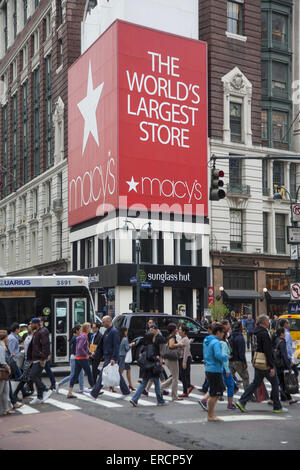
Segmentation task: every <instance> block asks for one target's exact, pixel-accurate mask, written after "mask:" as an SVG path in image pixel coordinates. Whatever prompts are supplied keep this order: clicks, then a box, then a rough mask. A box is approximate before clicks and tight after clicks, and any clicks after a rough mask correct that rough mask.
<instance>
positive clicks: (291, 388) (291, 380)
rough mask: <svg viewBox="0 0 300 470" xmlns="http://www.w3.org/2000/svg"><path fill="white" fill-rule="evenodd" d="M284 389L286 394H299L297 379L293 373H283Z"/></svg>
mask: <svg viewBox="0 0 300 470" xmlns="http://www.w3.org/2000/svg"><path fill="white" fill-rule="evenodd" d="M284 388H285V391H286V392H287V393H289V394H290V395H293V394H294V393H298V392H299V384H298V377H297V376H296V375H295V374H294V372H289V371H286V372H284Z"/></svg>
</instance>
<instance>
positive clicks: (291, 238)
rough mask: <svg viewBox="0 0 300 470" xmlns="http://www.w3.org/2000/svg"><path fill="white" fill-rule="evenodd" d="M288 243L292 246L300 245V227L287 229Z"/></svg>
mask: <svg viewBox="0 0 300 470" xmlns="http://www.w3.org/2000/svg"><path fill="white" fill-rule="evenodd" d="M287 242H288V243H289V244H292V245H299V244H300V227H291V226H289V227H287Z"/></svg>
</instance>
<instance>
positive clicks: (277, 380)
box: [0, 315, 298, 422]
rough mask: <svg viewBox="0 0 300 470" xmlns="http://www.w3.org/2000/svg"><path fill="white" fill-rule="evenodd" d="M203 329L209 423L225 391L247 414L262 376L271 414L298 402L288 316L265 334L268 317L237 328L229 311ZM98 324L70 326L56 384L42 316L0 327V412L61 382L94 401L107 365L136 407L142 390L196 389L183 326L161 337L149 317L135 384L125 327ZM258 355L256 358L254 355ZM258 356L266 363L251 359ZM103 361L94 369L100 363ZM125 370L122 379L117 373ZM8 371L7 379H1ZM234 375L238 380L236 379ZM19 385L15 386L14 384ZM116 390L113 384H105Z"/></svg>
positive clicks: (41, 398) (43, 396)
mask: <svg viewBox="0 0 300 470" xmlns="http://www.w3.org/2000/svg"><path fill="white" fill-rule="evenodd" d="M206 326H207V332H208V335H207V336H206V338H205V340H204V343H203V358H204V366H205V382H204V384H203V386H202V389H201V392H203V393H204V394H205V395H204V397H203V398H202V399H201V400H199V404H200V405H201V407H202V408H203V409H204V410H205V411H206V412H207V420H208V421H210V422H218V421H220V418H218V417H217V416H216V414H215V407H216V404H217V401H218V400H224V399H223V394H224V392H226V391H227V408H228V409H229V410H235V409H236V408H238V409H239V410H240V411H241V412H245V408H246V405H247V403H248V401H250V400H251V401H255V400H256V398H255V393H256V391H257V389H258V388H259V387H260V386H261V384H262V382H263V380H264V379H267V380H268V381H269V382H270V384H271V387H272V391H271V396H270V400H269V402H268V403H269V404H270V405H272V407H273V412H274V413H282V412H286V411H287V409H286V408H284V407H282V404H281V402H282V401H288V402H289V404H290V405H293V404H294V403H296V402H297V401H296V400H295V399H293V397H292V395H291V394H290V393H289V391H288V390H286V385H285V372H286V371H290V372H293V373H295V374H298V371H297V367H296V366H295V365H294V364H293V354H294V346H293V341H292V338H291V335H290V332H289V322H288V320H279V321H277V322H276V324H274V323H273V324H272V327H273V330H274V334H273V337H271V335H270V319H269V317H268V316H266V315H262V316H260V317H259V318H258V319H257V321H256V322H255V321H254V319H252V317H251V318H250V316H248V318H247V319H246V320H245V322H244V329H245V332H246V335H247V336H246V340H245V338H244V335H243V325H242V323H241V322H240V321H237V320H236V318H234V316H232V315H231V317H230V319H225V320H223V321H222V322H212V323H207V325H206ZM100 327H101V325H100V323H99V322H95V323H93V324H92V325H91V324H90V323H84V324H83V325H75V326H74V328H73V329H72V331H71V335H70V338H69V343H70V348H69V349H70V374H69V375H68V376H66V377H65V378H63V379H62V380H60V381H59V382H56V380H55V377H54V374H53V372H52V370H51V367H50V343H49V331H48V330H47V328H46V327H45V326H44V323H43V318H41V317H37V318H33V319H32V320H31V322H30V323H29V324H28V325H19V324H17V323H15V324H13V325H12V326H11V332H10V334H8V332H7V331H5V330H0V367H1V370H2V372H3V373H2V375H1V377H0V414H4V415H9V414H12V413H14V409H16V408H19V407H20V406H22V404H23V403H22V399H20V398H19V394H20V393H21V394H22V398H23V399H24V398H26V397H27V396H30V395H33V396H32V399H31V401H30V403H29V404H30V405H38V404H40V403H44V402H45V401H46V400H47V399H48V398H49V397H50V395H51V393H52V391H53V390H56V392H57V393H59V392H60V389H61V387H62V385H64V384H66V383H69V391H68V394H67V398H68V399H72V398H76V395H74V394H73V388H74V386H75V384H76V383H77V382H78V383H79V390H78V393H83V394H85V395H86V396H88V397H89V398H90V399H92V400H96V399H97V398H98V397H99V396H100V395H102V393H103V390H102V389H103V374H105V373H106V370H107V367H108V366H111V367H117V369H118V373H119V386H120V390H121V397H126V396H128V395H130V394H131V393H133V395H132V397H131V399H130V403H131V404H132V405H133V406H134V407H137V406H138V402H139V399H140V397H141V395H142V394H144V395H148V394H149V391H150V388H151V386H152V385H153V384H154V390H155V396H156V399H157V405H159V406H163V405H167V404H168V402H166V400H165V399H164V395H169V391H168V390H167V389H168V388H170V389H171V398H170V399H168V400H170V401H172V402H175V401H177V400H179V401H180V400H183V399H184V398H188V397H189V395H190V394H191V392H192V391H193V389H194V385H192V383H191V363H192V356H191V340H190V339H189V338H188V331H189V330H188V327H187V326H185V325H184V324H181V325H180V326H179V328H178V327H177V325H176V324H175V323H169V324H168V325H167V330H168V335H167V337H166V338H165V337H163V335H162V334H161V332H160V330H159V328H158V326H157V325H156V324H155V318H151V319H150V320H149V322H148V328H147V330H146V331H145V335H144V337H143V339H142V341H141V342H140V344H139V354H138V358H137V363H138V365H139V367H140V375H139V377H140V380H139V382H140V383H139V385H138V387H137V388H135V387H134V385H133V383H132V377H131V366H130V364H131V362H132V348H133V347H135V346H137V345H136V344H135V343H134V342H131V343H130V342H129V340H128V329H127V328H122V329H121V330H120V331H118V330H117V329H116V328H115V327H114V326H113V324H112V319H111V317H110V316H104V317H103V319H102V327H104V329H105V331H104V333H103V334H102V333H101V332H100ZM246 347H247V348H248V349H249V348H251V349H252V358H253V366H254V379H253V381H252V382H251V383H249V382H250V380H249V372H248V365H247V360H246ZM259 355H260V356H259ZM258 357H260V358H261V357H263V360H264V361H265V367H264V368H262V367H261V366H260V365H258V363H257V362H256V360H257V358H258ZM101 362H103V364H102V365H101V366H100V363H101ZM43 370H45V372H46V374H47V375H48V377H49V379H50V383H51V386H50V387H49V388H48V387H46V385H45V384H44V382H43V380H42V372H43ZM125 371H126V380H125V377H124V376H123V374H124V372H125ZM5 373H7V375H8V380H7V379H6V378H5ZM84 374H85V375H86V376H87V380H88V383H89V388H85V386H84ZM237 375H238V376H239V379H238V378H237ZM13 380H14V381H16V382H17V386H16V388H15V390H14V391H13V387H12V381H13ZM178 381H181V382H182V388H183V392H182V393H181V394H178ZM240 383H242V384H243V388H244V392H243V394H242V395H241V397H240V399H239V400H238V401H236V402H235V403H234V394H235V393H236V391H237V390H238V386H239V384H240ZM110 390H111V391H112V392H115V389H114V387H110Z"/></svg>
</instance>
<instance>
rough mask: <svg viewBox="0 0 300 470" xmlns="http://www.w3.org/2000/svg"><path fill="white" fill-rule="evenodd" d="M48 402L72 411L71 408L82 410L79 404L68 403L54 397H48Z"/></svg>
mask: <svg viewBox="0 0 300 470" xmlns="http://www.w3.org/2000/svg"><path fill="white" fill-rule="evenodd" d="M45 403H46V404H48V403H49V404H50V405H53V406H56V407H57V408H61V409H62V410H66V411H71V410H80V407H79V406H76V405H73V403H66V402H63V401H58V400H54V399H53V398H48V400H46V401H45Z"/></svg>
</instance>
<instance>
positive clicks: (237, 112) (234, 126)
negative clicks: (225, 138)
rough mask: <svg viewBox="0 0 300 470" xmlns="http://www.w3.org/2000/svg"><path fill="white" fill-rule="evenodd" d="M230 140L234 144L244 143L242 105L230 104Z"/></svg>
mask: <svg viewBox="0 0 300 470" xmlns="http://www.w3.org/2000/svg"><path fill="white" fill-rule="evenodd" d="M230 138H231V141H232V142H241V141H242V105H241V104H240V103H232V102H231V103H230Z"/></svg>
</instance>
